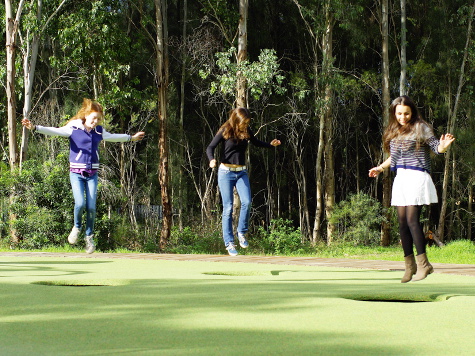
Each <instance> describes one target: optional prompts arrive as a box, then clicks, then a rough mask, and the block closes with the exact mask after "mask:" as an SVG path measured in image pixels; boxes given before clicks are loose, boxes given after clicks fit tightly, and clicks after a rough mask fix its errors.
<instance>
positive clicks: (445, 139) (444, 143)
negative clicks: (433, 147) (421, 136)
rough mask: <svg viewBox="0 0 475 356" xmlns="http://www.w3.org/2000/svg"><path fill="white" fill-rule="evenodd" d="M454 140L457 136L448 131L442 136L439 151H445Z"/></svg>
mask: <svg viewBox="0 0 475 356" xmlns="http://www.w3.org/2000/svg"><path fill="white" fill-rule="evenodd" d="M454 141H455V137H454V136H453V135H452V134H449V133H447V134H445V135H442V136H440V140H439V146H438V147H437V150H438V151H439V153H445V152H446V151H447V150H448V149H449V146H450V145H451V144H452V142H454Z"/></svg>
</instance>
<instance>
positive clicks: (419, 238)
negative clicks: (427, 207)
mask: <svg viewBox="0 0 475 356" xmlns="http://www.w3.org/2000/svg"><path fill="white" fill-rule="evenodd" d="M421 211H422V205H412V206H408V207H406V216H407V225H408V227H409V230H410V231H411V235H412V240H413V241H414V245H416V251H417V254H418V255H420V254H422V253H426V239H425V236H424V232H423V231H422V225H421V222H420V217H421Z"/></svg>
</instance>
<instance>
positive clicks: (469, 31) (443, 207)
mask: <svg viewBox="0 0 475 356" xmlns="http://www.w3.org/2000/svg"><path fill="white" fill-rule="evenodd" d="M474 13H475V1H474V3H473V5H472V9H471V11H470V15H469V18H468V28H467V40H466V42H465V50H464V54H463V59H462V65H461V66H460V76H459V83H458V87H457V94H456V95H455V102H454V108H453V110H452V112H451V114H450V118H449V122H448V125H447V132H453V129H454V128H455V121H456V118H457V112H458V106H459V102H460V94H461V92H462V88H463V86H464V84H465V63H466V62H467V60H468V54H469V49H470V42H471V36H472V21H473V16H474ZM450 150H451V147H449V149H448V151H447V153H446V155H445V166H444V182H443V184H442V204H441V208H440V216H439V226H438V231H437V233H438V235H439V238H440V239H441V240H442V241H444V237H445V236H444V235H445V216H446V214H447V189H448V185H449V169H450V164H449V162H450Z"/></svg>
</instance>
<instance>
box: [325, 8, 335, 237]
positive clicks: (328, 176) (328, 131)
mask: <svg viewBox="0 0 475 356" xmlns="http://www.w3.org/2000/svg"><path fill="white" fill-rule="evenodd" d="M325 18H326V29H325V33H324V34H323V44H322V48H323V65H322V67H323V71H322V72H323V75H324V76H327V78H328V81H330V77H331V76H332V67H333V43H332V41H333V15H332V12H331V9H330V5H329V4H328V3H327V4H326V5H325ZM332 105H333V89H332V87H331V84H330V83H327V84H326V87H325V108H324V113H323V116H324V121H325V131H324V151H323V156H324V160H325V171H324V174H323V182H324V195H325V197H324V199H325V217H326V220H327V244H328V245H330V244H331V243H332V240H333V233H334V231H335V228H336V227H335V224H334V223H332V222H331V216H332V214H333V209H334V207H335V162H334V157H333V112H332Z"/></svg>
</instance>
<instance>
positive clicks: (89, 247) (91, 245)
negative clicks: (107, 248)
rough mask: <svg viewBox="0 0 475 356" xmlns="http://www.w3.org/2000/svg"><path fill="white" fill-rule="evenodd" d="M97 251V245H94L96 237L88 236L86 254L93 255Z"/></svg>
mask: <svg viewBox="0 0 475 356" xmlns="http://www.w3.org/2000/svg"><path fill="white" fill-rule="evenodd" d="M94 251H96V245H95V244H94V235H89V236H86V252H87V253H93V252H94Z"/></svg>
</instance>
